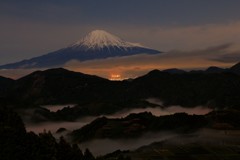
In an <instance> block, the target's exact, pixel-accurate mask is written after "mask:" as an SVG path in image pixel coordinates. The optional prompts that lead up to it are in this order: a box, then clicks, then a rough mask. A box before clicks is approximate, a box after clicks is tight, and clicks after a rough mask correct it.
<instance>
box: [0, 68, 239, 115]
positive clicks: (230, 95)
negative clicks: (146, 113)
mask: <svg viewBox="0 0 240 160" xmlns="http://www.w3.org/2000/svg"><path fill="white" fill-rule="evenodd" d="M0 86H1V80H0ZM2 86H4V87H8V89H7V92H6V89H5V92H3V91H1V90H0V93H1V95H2V98H1V99H0V104H1V103H2V104H3V103H4V104H7V105H10V106H13V105H14V106H17V107H24V108H26V107H34V106H38V105H46V104H79V105H84V106H93V105H94V104H95V105H94V106H101V107H102V108H101V110H102V111H104V110H105V109H104V105H105V106H106V104H108V105H110V106H111V105H115V106H117V105H118V104H119V106H118V107H119V109H121V108H122V107H124V105H125V106H128V105H129V106H132V105H133V103H135V104H138V103H139V102H140V101H142V100H144V99H147V98H150V97H154V98H159V99H161V100H162V101H163V102H164V105H165V106H168V105H181V106H185V107H194V106H198V105H206V106H209V107H213V108H215V107H218V108H225V107H228V108H238V107H239V106H240V98H239V97H240V76H239V75H237V74H235V73H232V72H230V71H229V70H223V71H222V72H219V71H218V72H207V71H202V72H181V73H176V74H175V73H168V72H166V71H164V72H162V71H159V70H153V71H151V72H149V73H148V74H146V75H144V76H142V77H139V78H136V79H134V80H132V81H109V80H107V79H104V78H100V77H97V76H92V75H86V74H83V73H78V72H72V71H68V70H66V69H62V68H59V69H49V70H46V71H37V72H34V73H32V74H30V75H27V76H25V77H23V78H20V79H18V80H16V81H13V80H8V81H7V84H6V85H2ZM100 104H101V105H100ZM105 111H106V110H105Z"/></svg>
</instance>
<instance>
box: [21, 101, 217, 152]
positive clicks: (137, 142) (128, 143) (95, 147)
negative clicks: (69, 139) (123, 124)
mask: <svg viewBox="0 0 240 160" xmlns="http://www.w3.org/2000/svg"><path fill="white" fill-rule="evenodd" d="M148 101H149V102H151V103H154V104H158V105H159V106H162V105H161V102H160V101H158V100H155V99H149V100H148ZM66 106H69V107H73V106H72V105H64V106H63V105H60V106H59V105H57V106H53V105H51V106H45V107H46V108H47V109H50V110H51V111H53V112H56V111H57V110H59V109H63V107H66ZM210 111H212V110H211V109H209V108H207V107H201V106H199V107H194V108H184V107H181V106H170V107H165V108H163V107H155V108H152V107H146V108H137V109H126V110H122V111H120V112H117V113H114V114H111V115H101V116H105V117H108V118H123V117H126V116H128V115H129V114H131V113H141V112H151V113H152V114H153V115H155V116H162V115H170V114H174V113H179V112H185V113H188V114H196V115H204V114H207V113H209V112H210ZM101 116H97V117H85V118H82V119H78V120H77V121H74V122H47V123H46V122H44V123H39V124H34V123H29V122H28V121H25V124H26V128H27V131H33V132H35V133H40V132H43V131H44V130H46V131H51V132H52V133H53V135H54V136H56V138H58V137H59V136H60V135H66V134H67V133H68V132H70V131H72V130H75V129H79V128H81V127H82V126H84V125H86V124H88V123H90V122H91V121H93V120H94V119H96V118H98V117H101ZM59 128H66V129H67V130H68V131H67V132H63V133H61V134H56V131H57V130H58V129H59ZM178 136H179V135H177V134H174V133H169V132H160V133H154V134H153V133H147V134H145V135H144V136H143V137H141V138H138V139H119V140H109V139H104V140H93V141H90V142H85V143H82V144H80V148H81V149H83V150H84V149H85V148H89V149H90V150H91V152H93V154H94V155H96V156H97V155H103V154H106V153H110V152H113V151H115V150H118V149H121V150H134V149H137V148H139V147H141V146H143V145H149V144H151V143H153V142H157V141H163V140H166V139H175V138H176V137H178ZM195 138H196V137H195ZM176 139H178V138H176ZM103 146H104V147H103Z"/></svg>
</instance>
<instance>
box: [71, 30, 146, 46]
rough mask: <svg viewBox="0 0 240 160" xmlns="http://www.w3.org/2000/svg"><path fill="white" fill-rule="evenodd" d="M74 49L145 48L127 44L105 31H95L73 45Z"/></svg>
mask: <svg viewBox="0 0 240 160" xmlns="http://www.w3.org/2000/svg"><path fill="white" fill-rule="evenodd" d="M72 47H84V48H85V49H87V50H88V49H102V48H104V47H108V48H109V47H118V48H128V47H143V46H141V45H140V44H137V43H130V42H125V41H123V40H122V39H120V38H119V37H117V36H115V35H113V34H110V33H108V32H106V31H104V30H94V31H92V32H90V33H88V34H87V35H86V36H85V37H84V38H83V39H81V40H80V41H78V42H77V43H75V44H73V45H72Z"/></svg>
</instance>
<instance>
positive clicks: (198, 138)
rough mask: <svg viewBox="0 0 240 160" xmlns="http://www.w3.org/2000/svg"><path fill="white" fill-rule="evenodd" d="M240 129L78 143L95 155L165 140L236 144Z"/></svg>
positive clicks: (208, 130) (153, 134)
mask: <svg viewBox="0 0 240 160" xmlns="http://www.w3.org/2000/svg"><path fill="white" fill-rule="evenodd" d="M239 136H240V131H218V130H212V129H202V130H200V131H198V132H196V133H193V134H182V135H180V134H176V133H171V132H159V133H147V134H145V135H143V136H142V137H141V138H137V139H118V140H110V139H102V140H92V141H89V142H85V143H82V144H80V145H79V147H80V148H81V149H83V150H84V149H85V148H89V149H90V150H91V152H92V153H93V154H94V155H95V156H99V155H105V154H107V153H111V152H114V151H116V150H118V149H120V150H136V149H138V148H139V147H142V146H147V145H150V144H152V143H154V142H161V141H165V143H168V144H173V145H185V144H192V143H197V144H203V145H216V146H221V145H228V144H229V145H236V144H238V145H239V144H240V139H239Z"/></svg>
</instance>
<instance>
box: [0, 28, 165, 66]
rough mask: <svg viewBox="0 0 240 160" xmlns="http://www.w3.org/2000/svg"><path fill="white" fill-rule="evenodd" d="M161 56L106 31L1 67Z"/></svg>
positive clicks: (53, 64)
mask: <svg viewBox="0 0 240 160" xmlns="http://www.w3.org/2000/svg"><path fill="white" fill-rule="evenodd" d="M143 53H145V54H159V53H161V52H160V51H158V50H154V49H150V48H146V47H143V46H140V45H138V44H134V43H130V42H126V41H123V40H121V39H120V38H118V37H116V36H115V35H112V34H110V33H108V32H106V31H102V30H96V31H92V32H91V33H89V34H88V35H86V37H84V38H82V39H81V40H80V41H78V42H76V43H74V44H72V45H70V46H68V47H65V48H62V49H59V50H57V51H54V52H50V53H48V54H44V55H41V56H38V57H33V58H30V59H26V60H22V61H19V62H16V63H10V64H5V65H1V66H0V69H18V68H53V67H54V68H56V67H63V66H64V64H65V63H67V62H68V61H70V60H78V61H81V62H82V61H88V60H96V59H105V58H109V57H122V56H130V55H136V54H143Z"/></svg>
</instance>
